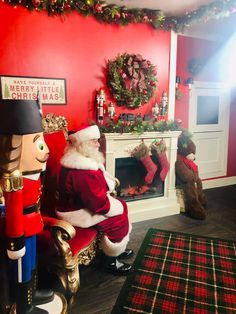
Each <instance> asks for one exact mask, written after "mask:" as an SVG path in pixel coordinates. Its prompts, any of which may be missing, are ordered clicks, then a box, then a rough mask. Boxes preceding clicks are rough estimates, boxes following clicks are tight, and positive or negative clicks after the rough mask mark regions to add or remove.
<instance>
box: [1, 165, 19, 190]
mask: <svg viewBox="0 0 236 314" xmlns="http://www.w3.org/2000/svg"><path fill="white" fill-rule="evenodd" d="M1 187H2V190H3V191H4V192H14V191H18V190H21V189H22V188H23V181H22V173H21V172H20V171H19V170H15V171H13V172H11V173H3V175H2V178H1Z"/></svg>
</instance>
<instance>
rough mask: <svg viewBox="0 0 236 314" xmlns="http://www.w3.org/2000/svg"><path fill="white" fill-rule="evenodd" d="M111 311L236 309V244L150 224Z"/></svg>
mask: <svg viewBox="0 0 236 314" xmlns="http://www.w3.org/2000/svg"><path fill="white" fill-rule="evenodd" d="M134 267H135V271H134V273H133V274H132V275H130V276H129V277H127V279H126V281H125V283H124V286H123V288H122V290H121V293H120V295H119V297H118V299H117V301H116V304H115V306H114V308H113V310H112V314H121V313H150V314H151V313H155V314H156V313H158V314H159V313H166V314H167V313H180V314H183V313H186V314H190V313H195V314H205V313H215V314H216V313H217V314H223V313H227V314H228V313H236V243H235V242H231V241H227V240H220V239H214V238H207V237H202V236H196V235H189V234H184V233H177V232H170V231H165V230H157V229H149V231H148V232H147V234H146V237H145V239H144V241H143V243H142V245H141V248H140V250H139V252H138V255H137V257H136V260H135V262H134Z"/></svg>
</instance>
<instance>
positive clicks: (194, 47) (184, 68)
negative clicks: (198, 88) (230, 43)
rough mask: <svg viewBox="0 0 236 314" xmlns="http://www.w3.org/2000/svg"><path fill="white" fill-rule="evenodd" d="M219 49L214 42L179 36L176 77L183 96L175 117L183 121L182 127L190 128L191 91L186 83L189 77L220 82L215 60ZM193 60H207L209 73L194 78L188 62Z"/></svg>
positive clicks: (179, 101)
mask: <svg viewBox="0 0 236 314" xmlns="http://www.w3.org/2000/svg"><path fill="white" fill-rule="evenodd" d="M217 48H218V45H217V44H216V42H214V41H209V40H203V39H197V38H191V37H185V36H178V44H177V66H176V75H177V76H180V78H181V84H180V85H179V88H180V90H181V91H182V95H183V96H182V98H181V100H176V104H175V117H176V118H179V119H181V120H182V126H183V127H185V128H188V115H189V111H188V109H189V90H188V86H187V85H185V81H186V80H187V78H188V77H194V79H195V80H198V81H213V82H214V81H217V80H218V70H217V67H216V66H215V63H216V62H215V60H214V55H215V52H216V51H217ZM193 58H195V59H199V60H205V61H206V64H207V71H204V70H203V71H201V73H199V74H198V75H195V76H193V75H192V74H191V73H190V72H189V71H188V62H189V60H191V59H193ZM213 61H214V62H213Z"/></svg>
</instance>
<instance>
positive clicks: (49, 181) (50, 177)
mask: <svg viewBox="0 0 236 314" xmlns="http://www.w3.org/2000/svg"><path fill="white" fill-rule="evenodd" d="M44 139H45V142H46V144H47V145H48V148H49V158H48V161H47V168H46V173H45V177H44V182H43V194H42V197H41V212H42V215H46V216H51V217H54V216H55V207H56V187H57V177H58V174H59V172H60V167H61V165H60V159H61V157H62V155H63V152H64V149H65V146H66V139H65V135H64V133H63V131H58V132H55V133H48V134H45V135H44Z"/></svg>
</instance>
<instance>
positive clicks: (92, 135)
mask: <svg viewBox="0 0 236 314" xmlns="http://www.w3.org/2000/svg"><path fill="white" fill-rule="evenodd" d="M100 137H101V134H100V131H99V128H98V126H97V125H91V126H88V127H87V128H85V129H82V130H80V131H77V132H76V133H73V134H71V135H69V136H68V138H69V140H72V142H73V141H74V140H75V141H77V142H80V143H81V142H85V141H88V140H98V139H99V138H100Z"/></svg>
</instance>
